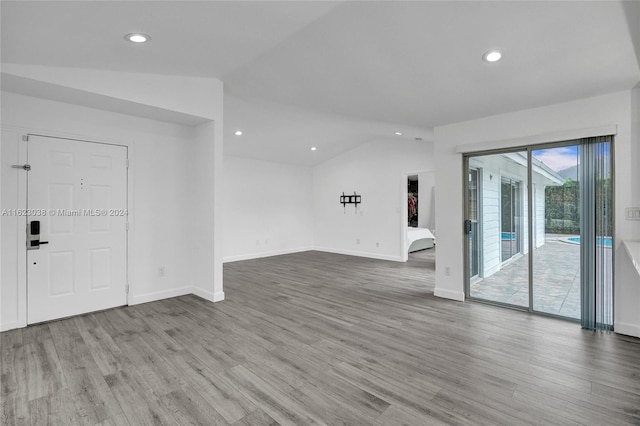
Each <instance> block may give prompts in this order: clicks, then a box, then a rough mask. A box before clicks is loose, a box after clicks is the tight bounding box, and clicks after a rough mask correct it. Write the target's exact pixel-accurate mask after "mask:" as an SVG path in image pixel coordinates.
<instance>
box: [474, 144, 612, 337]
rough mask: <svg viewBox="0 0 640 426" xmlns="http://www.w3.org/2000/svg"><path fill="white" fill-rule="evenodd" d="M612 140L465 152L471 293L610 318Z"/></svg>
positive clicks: (593, 323)
mask: <svg viewBox="0 0 640 426" xmlns="http://www.w3.org/2000/svg"><path fill="white" fill-rule="evenodd" d="M611 151H612V137H602V138H588V139H583V140H578V141H571V142H565V143H556V144H548V145H544V146H535V147H526V148H523V149H520V150H517V151H504V152H492V153H487V154H485V153H478V154H473V155H466V156H465V167H466V173H467V174H468V176H469V179H468V181H465V186H466V188H465V194H466V197H465V204H466V207H465V210H466V217H465V219H466V224H465V232H466V234H467V238H465V244H466V245H467V247H466V250H465V253H466V256H467V271H466V276H467V284H466V293H467V297H469V298H470V299H476V300H480V301H486V302H490V303H494V304H500V305H505V306H511V307H515V308H520V309H525V310H528V311H531V312H540V313H544V314H548V315H553V316H559V317H564V318H570V319H574V320H580V321H581V322H582V325H583V327H584V328H591V329H594V328H610V327H611V326H612V324H613V253H612V245H613V244H612V243H613V241H612V236H613V163H612V155H611Z"/></svg>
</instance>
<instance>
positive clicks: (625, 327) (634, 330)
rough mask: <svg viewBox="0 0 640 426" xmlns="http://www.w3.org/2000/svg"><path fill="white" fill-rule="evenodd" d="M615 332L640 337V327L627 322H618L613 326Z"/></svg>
mask: <svg viewBox="0 0 640 426" xmlns="http://www.w3.org/2000/svg"><path fill="white" fill-rule="evenodd" d="M613 330H614V331H615V332H616V333H618V334H624V335H626V336H633V337H640V325H635V324H629V323H625V322H616V323H614V324H613Z"/></svg>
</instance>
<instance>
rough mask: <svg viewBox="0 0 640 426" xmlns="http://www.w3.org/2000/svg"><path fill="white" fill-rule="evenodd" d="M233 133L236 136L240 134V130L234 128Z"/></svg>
mask: <svg viewBox="0 0 640 426" xmlns="http://www.w3.org/2000/svg"><path fill="white" fill-rule="evenodd" d="M233 134H234V135H236V136H242V130H236V131H235V132H234V133H233Z"/></svg>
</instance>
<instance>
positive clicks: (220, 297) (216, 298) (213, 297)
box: [191, 287, 224, 302]
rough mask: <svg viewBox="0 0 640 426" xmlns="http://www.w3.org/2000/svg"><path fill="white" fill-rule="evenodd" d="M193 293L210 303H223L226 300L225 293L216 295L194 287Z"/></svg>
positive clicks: (219, 292)
mask: <svg viewBox="0 0 640 426" xmlns="http://www.w3.org/2000/svg"><path fill="white" fill-rule="evenodd" d="M191 292H192V293H193V294H195V295H196V296H198V297H202V298H203V299H205V300H208V301H209V302H221V301H223V300H224V291H218V292H216V293H214V292H212V291H209V290H205V289H203V288H200V287H193V288H192V291H191Z"/></svg>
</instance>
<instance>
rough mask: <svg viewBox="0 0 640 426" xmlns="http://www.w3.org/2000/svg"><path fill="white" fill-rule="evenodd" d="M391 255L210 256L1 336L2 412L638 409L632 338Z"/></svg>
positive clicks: (209, 417) (397, 414) (227, 418)
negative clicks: (207, 289) (176, 287)
mask: <svg viewBox="0 0 640 426" xmlns="http://www.w3.org/2000/svg"><path fill="white" fill-rule="evenodd" d="M433 268H434V256H433V251H432V250H431V251H425V252H421V253H417V254H414V255H412V256H411V259H410V261H409V262H407V263H406V264H403V263H395V262H385V261H377V260H370V259H362V258H353V257H347V256H342V255H334V254H327V253H319V252H307V253H298V254H292V255H285V256H279V257H273V258H267V259H259V260H250V261H243V262H235V263H229V264H226V265H225V270H224V273H225V293H226V296H227V300H225V301H224V302H221V303H216V304H212V303H208V302H205V301H203V300H202V299H199V298H197V297H195V296H184V297H178V298H175V299H169V300H163V301H160V302H153V303H147V304H143V305H137V306H131V307H125V308H119V309H113V310H109V311H105V312H100V313H95V314H90V315H84V316H79V317H75V318H71V319H65V320H61V321H55V322H51V323H47V324H41V325H37V326H33V327H29V328H26V329H22V330H13V331H10V332H6V333H2V334H0V339H1V340H0V342H1V360H2V365H1V373H2V376H1V381H2V383H1V387H2V394H1V396H2V422H3V424H34V425H44V424H60V425H72V424H103V425H107V424H111V425H125V424H134V425H143V424H171V425H175V424H219V425H226V424H234V425H277V424H282V425H285V424H295V425H305V424H333V425H335V424H338V425H339V424H344V425H399V424H415V425H432V424H461V425H522V424H552V425H560V424H585V425H616V424H636V425H637V424H640V340H638V339H633V338H628V337H624V336H619V335H615V334H606V333H594V332H587V331H583V330H581V329H580V328H579V326H578V325H576V324H575V323H570V322H565V321H561V320H556V319H551V318H546V317H541V316H535V315H530V314H526V313H522V312H516V311H511V310H507V309H501V308H497V307H492V306H487V305H482V304H475V303H459V302H453V301H448V300H444V299H439V298H435V297H434V296H433V294H432V290H433Z"/></svg>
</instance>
